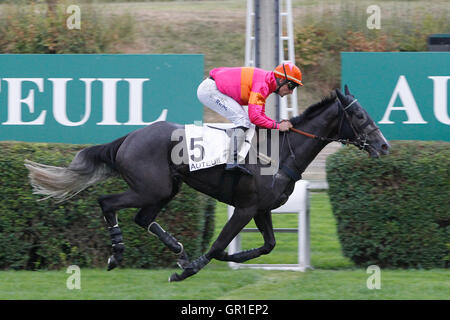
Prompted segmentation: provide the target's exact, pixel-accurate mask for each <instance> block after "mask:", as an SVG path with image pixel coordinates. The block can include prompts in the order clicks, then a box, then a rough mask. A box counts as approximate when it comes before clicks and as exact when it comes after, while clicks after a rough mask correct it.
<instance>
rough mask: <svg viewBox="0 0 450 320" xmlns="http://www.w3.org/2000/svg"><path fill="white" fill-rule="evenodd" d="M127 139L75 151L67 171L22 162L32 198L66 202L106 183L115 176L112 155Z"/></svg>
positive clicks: (123, 138)
mask: <svg viewBox="0 0 450 320" xmlns="http://www.w3.org/2000/svg"><path fill="white" fill-rule="evenodd" d="M126 137H127V136H124V137H122V138H119V139H117V140H115V141H113V142H110V143H107V144H102V145H96V146H92V147H88V148H85V149H83V150H81V151H79V152H78V153H77V154H76V156H75V158H73V160H72V162H71V163H70V165H69V166H68V167H54V166H48V165H45V164H40V163H36V162H33V161H30V160H25V167H27V169H28V170H29V178H30V183H31V186H32V187H33V193H34V194H40V195H44V196H45V197H44V198H42V199H40V200H45V199H48V198H54V199H56V200H57V202H63V201H66V200H68V199H70V198H72V197H73V196H75V195H76V194H78V193H79V192H81V191H83V190H84V189H86V188H87V187H89V186H91V185H93V184H95V183H98V182H101V181H103V180H106V179H108V178H109V177H111V176H112V175H114V173H115V161H116V154H117V150H118V149H119V147H120V146H121V145H122V143H123V141H124V140H125V138H126Z"/></svg>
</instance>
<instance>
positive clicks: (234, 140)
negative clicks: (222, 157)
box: [225, 127, 253, 175]
mask: <svg viewBox="0 0 450 320" xmlns="http://www.w3.org/2000/svg"><path fill="white" fill-rule="evenodd" d="M231 130H232V131H231V145H232V146H233V153H232V158H231V159H230V157H229V159H228V163H227V165H226V167H225V170H230V171H240V172H242V173H244V174H248V175H253V173H251V172H250V171H249V170H248V169H247V168H245V167H244V166H242V165H240V164H239V157H238V152H239V149H240V148H241V146H242V145H243V144H244V142H245V131H246V130H247V128H245V127H237V128H232V129H231ZM230 151H231V150H230ZM230 156H231V152H230Z"/></svg>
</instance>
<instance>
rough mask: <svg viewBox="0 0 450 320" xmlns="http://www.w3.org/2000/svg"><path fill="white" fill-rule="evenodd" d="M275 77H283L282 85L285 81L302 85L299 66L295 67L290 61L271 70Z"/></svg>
mask: <svg viewBox="0 0 450 320" xmlns="http://www.w3.org/2000/svg"><path fill="white" fill-rule="evenodd" d="M273 73H274V74H275V77H276V78H281V79H285V80H284V81H283V85H284V84H285V83H286V82H294V83H296V84H297V86H303V83H302V72H301V71H300V69H299V67H297V66H296V65H295V64H293V63H292V62H287V63H282V64H280V65H279V66H277V67H276V68H275V70H274V71H273Z"/></svg>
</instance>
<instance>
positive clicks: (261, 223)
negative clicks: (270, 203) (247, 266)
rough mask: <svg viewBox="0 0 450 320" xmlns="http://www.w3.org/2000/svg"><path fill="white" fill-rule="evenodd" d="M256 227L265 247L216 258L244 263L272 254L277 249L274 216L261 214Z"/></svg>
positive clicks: (256, 217) (256, 219)
mask: <svg viewBox="0 0 450 320" xmlns="http://www.w3.org/2000/svg"><path fill="white" fill-rule="evenodd" d="M254 220H255V223H256V226H257V227H258V230H259V231H260V232H261V234H262V236H263V238H264V245H263V246H261V247H259V248H254V249H250V250H245V251H240V252H237V253H234V254H231V255H229V254H227V253H226V252H225V251H223V252H222V254H221V255H218V256H217V257H216V259H217V260H221V261H231V262H236V263H242V262H245V261H247V260H251V259H255V258H258V257H259V256H261V255H263V254H268V253H270V252H271V251H272V250H273V248H274V247H275V235H274V232H273V225H272V216H271V213H270V211H264V212H259V213H258V214H257V215H256V216H255V218H254Z"/></svg>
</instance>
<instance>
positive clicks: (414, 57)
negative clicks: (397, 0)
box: [341, 52, 450, 141]
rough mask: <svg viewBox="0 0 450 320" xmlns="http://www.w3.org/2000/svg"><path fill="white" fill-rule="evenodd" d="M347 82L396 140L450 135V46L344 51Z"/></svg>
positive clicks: (382, 127)
mask: <svg viewBox="0 0 450 320" xmlns="http://www.w3.org/2000/svg"><path fill="white" fill-rule="evenodd" d="M341 58H342V84H348V85H349V87H350V89H351V92H352V93H354V94H355V96H356V97H357V98H358V100H359V101H360V102H361V105H362V106H363V107H364V108H365V109H366V110H367V111H368V112H369V114H370V115H371V116H372V118H373V119H374V121H375V122H376V123H377V124H378V125H379V126H380V128H381V130H382V131H383V134H384V135H385V136H386V138H387V139H390V140H443V141H450V116H449V100H448V96H449V95H448V92H449V88H450V87H449V84H448V83H449V79H450V52H380V53H378V52H364V53H363V52H343V53H342V55H341Z"/></svg>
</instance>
